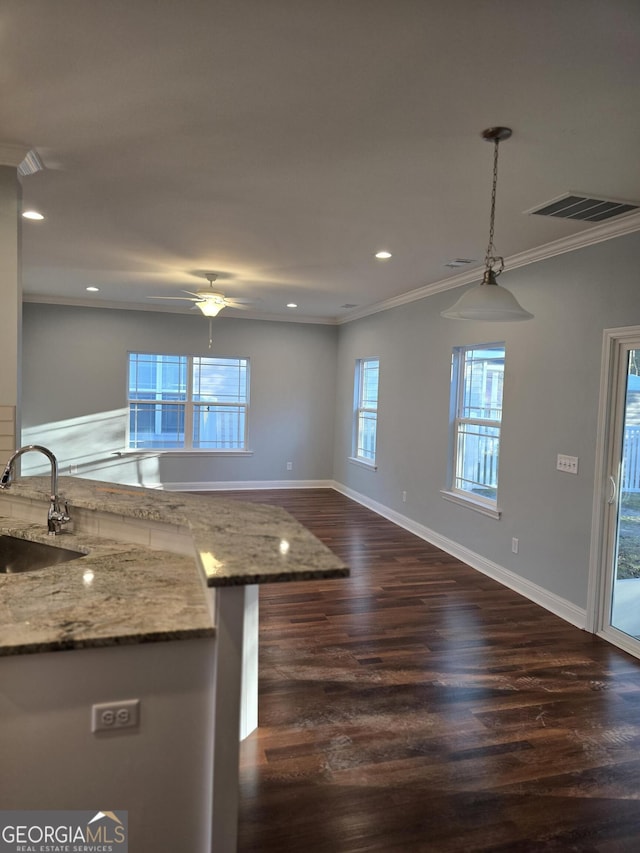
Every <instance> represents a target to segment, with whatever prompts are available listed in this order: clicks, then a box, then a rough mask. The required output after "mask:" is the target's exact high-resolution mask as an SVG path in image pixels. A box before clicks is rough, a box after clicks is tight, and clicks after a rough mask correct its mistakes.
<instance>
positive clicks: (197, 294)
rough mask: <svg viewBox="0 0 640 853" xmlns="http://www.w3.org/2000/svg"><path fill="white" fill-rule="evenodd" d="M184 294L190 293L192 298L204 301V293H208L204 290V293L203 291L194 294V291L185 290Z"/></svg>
mask: <svg viewBox="0 0 640 853" xmlns="http://www.w3.org/2000/svg"><path fill="white" fill-rule="evenodd" d="M182 292H183V293H188V294H189V295H190V296H196V297H197V298H198V299H202V298H203V293H206V291H204V290H203V291H201V292H200V293H194V292H193V290H183V291H182ZM178 298H179V297H177V296H176V299H178ZM180 298H181V297H180Z"/></svg>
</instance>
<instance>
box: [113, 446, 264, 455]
mask: <svg viewBox="0 0 640 853" xmlns="http://www.w3.org/2000/svg"><path fill="white" fill-rule="evenodd" d="M254 452H255V451H253V450H198V449H195V448H185V449H184V450H182V449H181V448H179V447H171V448H167V449H166V450H165V449H163V448H161V447H156V448H149V447H147V448H144V447H140V448H136V447H125V449H124V450H114V452H113V455H114V456H145V457H153V456H215V457H218V456H253V454H254Z"/></svg>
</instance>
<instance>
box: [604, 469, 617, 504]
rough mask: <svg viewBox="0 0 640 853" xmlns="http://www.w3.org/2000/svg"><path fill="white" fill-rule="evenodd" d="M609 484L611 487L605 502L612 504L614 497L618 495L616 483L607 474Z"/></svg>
mask: <svg viewBox="0 0 640 853" xmlns="http://www.w3.org/2000/svg"><path fill="white" fill-rule="evenodd" d="M609 486H610V487H611V491H610V492H609V498H608V499H607V503H608V504H612V503H615V500H616V497H617V496H618V484H617V483H616V481H615V479H614V477H612V476H611V475H609Z"/></svg>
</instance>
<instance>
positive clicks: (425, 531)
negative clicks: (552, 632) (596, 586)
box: [333, 483, 587, 628]
mask: <svg viewBox="0 0 640 853" xmlns="http://www.w3.org/2000/svg"><path fill="white" fill-rule="evenodd" d="M333 488H334V489H335V490H336V491H337V492H340V493H341V494H343V495H346V496H347V497H349V498H351V499H352V500H354V501H356V502H357V503H359V504H362V506H366V507H368V509H371V510H373V511H374V512H376V513H378V515H381V516H382V517H383V518H387V519H389V521H392V522H393V523H394V524H397V525H398V526H399V527H403V528H404V529H405V530H408V531H409V532H410V533H414V534H415V535H416V536H419V537H420V538H421V539H424V540H425V541H426V542H430V543H431V544H432V545H435V546H436V547H437V548H440V549H441V550H442V551H446V552H447V554H451V555H452V556H453V557H456V558H457V559H458V560H461V561H462V562H463V563H466V564H467V565H468V566H471V568H472V569H476V570H477V571H479V572H482V574H484V575H487V576H488V577H490V578H493V579H494V580H496V581H498V583H501V584H503V586H506V587H508V588H509V589H512V590H513V591H514V592H517V593H519V594H520V595H523V596H524V597H525V598H528V599H529V601H533V602H534V603H535V604H539V605H540V606H541V607H544V608H545V610H549V611H550V612H551V613H555V615H556V616H559V617H560V618H561V619H564V620H565V621H566V622H570V623H571V624H572V625H575V626H576V627H577V628H584V627H585V622H586V615H587V614H586V611H585V610H584V609H583V608H582V607H578V606H577V605H575V604H573V602H571V601H568V600H567V599H566V598H561V597H560V596H559V595H556V594H555V593H553V592H549V590H547V589H544V588H543V587H541V586H538V584H536V583H533V582H532V581H528V580H526V578H523V577H521V576H520V575H517V574H515V573H514V572H512V571H510V570H509V569H505V568H504V567H502V566H499V565H498V564H497V563H494V562H492V561H491V560H487V559H486V558H485V557H483V556H481V555H480V554H476V553H475V552H474V551H470V550H469V549H468V548H465V547H464V546H463V545H459V544H458V543H457V542H454V541H453V540H451V539H447V538H446V537H445V536H441V535H440V534H439V533H436V532H435V531H434V530H431V529H430V528H428V527H425V526H424V525H422V524H419V523H418V522H417V521H413V520H412V519H411V518H407V517H406V516H404V515H401V514H400V513H399V512H396V511H395V510H392V509H389V508H388V507H386V506H384V504H381V503H378V502H377V501H374V500H372V499H371V498H368V497H366V496H365V495H362V494H360V493H359V492H356V491H354V490H353V489H350V488H349V487H348V486H343V485H342V484H341V483H335V484H334V486H333Z"/></svg>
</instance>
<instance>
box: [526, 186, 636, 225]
mask: <svg viewBox="0 0 640 853" xmlns="http://www.w3.org/2000/svg"><path fill="white" fill-rule="evenodd" d="M638 208H640V202H632V201H621V200H619V199H612V198H602V196H594V195H588V194H587V193H579V192H568V193H565V194H564V195H562V196H559V197H558V198H554V199H552V200H551V201H547V202H545V203H544V204H541V205H537V206H536V207H532V208H531V209H530V210H525V211H524V212H525V213H535V214H536V215H537V216H555V217H556V218H557V219H580V220H582V221H583V222H604V221H605V220H607V219H613V218H614V217H615V216H622V214H623V213H633V211H634V210H638Z"/></svg>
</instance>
